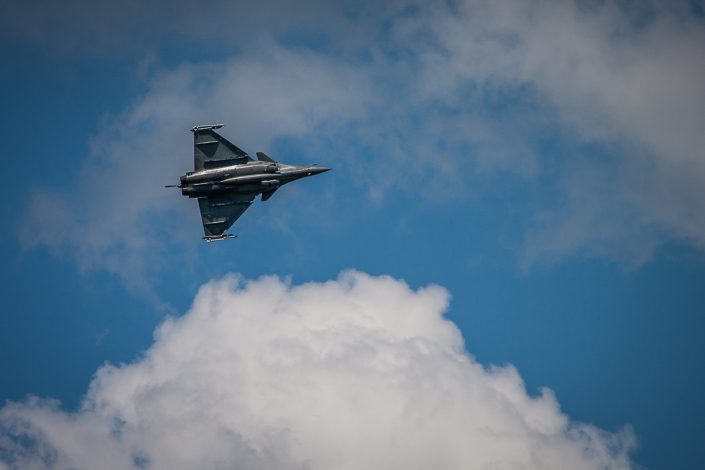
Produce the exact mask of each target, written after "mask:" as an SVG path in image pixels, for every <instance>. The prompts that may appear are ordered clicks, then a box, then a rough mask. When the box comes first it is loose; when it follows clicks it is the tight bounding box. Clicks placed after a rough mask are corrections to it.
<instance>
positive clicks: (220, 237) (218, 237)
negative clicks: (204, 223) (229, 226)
mask: <svg viewBox="0 0 705 470" xmlns="http://www.w3.org/2000/svg"><path fill="white" fill-rule="evenodd" d="M228 238H237V235H233V234H232V233H224V234H222V235H206V236H205V237H203V239H204V240H205V241H207V242H208V243H210V242H219V241H221V240H227V239H228Z"/></svg>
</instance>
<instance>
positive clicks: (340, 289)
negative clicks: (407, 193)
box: [0, 271, 634, 469]
mask: <svg viewBox="0 0 705 470" xmlns="http://www.w3.org/2000/svg"><path fill="white" fill-rule="evenodd" d="M448 300H449V295H448V292H447V291H446V290H445V289H443V288H441V287H438V286H433V285H432V286H428V287H425V288H421V289H418V290H412V289H410V288H409V286H408V285H406V284H405V283H404V282H402V281H398V280H395V279H393V278H390V277H385V276H382V277H372V276H369V275H366V274H363V273H360V272H355V271H348V272H344V273H342V274H341V275H340V276H339V277H338V279H336V280H332V281H328V282H324V283H308V284H302V285H297V286H292V285H291V284H289V283H288V282H286V281H283V280H281V279H279V278H276V277H263V278H261V279H259V280H256V281H246V280H243V279H241V278H239V277H237V276H231V277H227V278H225V279H223V280H220V281H214V282H210V283H208V284H206V285H205V286H203V287H202V288H201V290H200V292H199V294H198V295H197V297H196V299H195V301H194V303H193V306H192V308H191V309H190V311H189V312H188V313H186V314H185V315H184V316H182V317H180V318H172V319H169V320H167V321H166V322H165V323H163V324H162V325H161V326H160V327H159V328H158V329H157V331H156V333H155V342H154V344H153V345H152V346H151V347H150V348H149V349H148V350H147V351H146V353H145V354H144V356H143V357H141V358H139V359H137V360H136V361H135V362H133V363H130V364H124V365H118V366H114V365H106V366H104V367H102V368H100V369H99V370H98V371H97V373H96V374H95V377H94V379H93V381H92V383H91V385H90V389H89V391H88V393H87V395H86V397H85V399H84V401H83V404H82V406H81V407H80V409H79V410H78V411H76V412H65V411H62V410H61V408H60V406H59V404H58V403H56V402H52V401H50V400H43V399H38V398H30V399H28V400H26V401H25V402H22V403H9V404H7V405H6V406H5V407H4V408H2V409H1V410H0V430H1V433H0V436H1V437H0V465H2V464H4V465H5V466H7V467H9V468H22V469H30V468H32V469H45V468H54V469H65V468H104V469H133V468H150V469H170V468H213V469H214V468H242V469H249V468H253V469H254V468H269V469H277V468H301V469H331V468H336V469H360V468H365V469H389V468H408V469H428V468H444V469H474V468H478V469H480V468H507V469H509V468H542V469H566V468H570V469H606V468H610V469H619V468H629V467H630V465H631V464H630V460H629V452H630V451H631V450H633V446H634V438H633V435H632V434H631V432H630V431H629V430H628V429H625V430H623V431H621V432H618V433H608V432H605V431H603V430H600V429H598V428H596V427H594V426H592V425H588V424H582V423H576V422H573V421H571V420H570V419H569V418H568V417H567V416H566V415H565V414H563V413H562V412H561V410H560V408H559V405H558V402H557V401H556V398H555V396H554V394H553V393H552V392H551V391H550V390H548V389H542V390H541V391H540V393H539V394H538V395H537V396H531V395H530V394H528V393H527V391H526V390H525V388H524V385H523V382H522V380H521V378H520V376H519V374H518V373H517V371H516V370H515V369H514V368H513V367H512V366H504V367H491V368H485V367H483V366H482V365H480V364H478V363H477V362H476V361H475V360H474V359H473V358H472V357H471V356H469V355H468V354H467V353H466V352H465V349H464V344H463V339H462V337H461V334H460V332H459V330H458V329H457V327H456V326H455V325H454V324H453V323H451V322H450V321H448V320H447V319H445V318H444V317H443V313H444V311H445V310H446V308H447V306H448Z"/></svg>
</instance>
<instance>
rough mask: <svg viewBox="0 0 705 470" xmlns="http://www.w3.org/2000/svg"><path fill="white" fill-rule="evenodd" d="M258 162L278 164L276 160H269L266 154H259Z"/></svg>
mask: <svg viewBox="0 0 705 470" xmlns="http://www.w3.org/2000/svg"><path fill="white" fill-rule="evenodd" d="M257 160H259V161H261V162H270V163H276V162H275V161H274V160H272V159H271V158H269V156H268V155H267V154H266V153H264V152H257Z"/></svg>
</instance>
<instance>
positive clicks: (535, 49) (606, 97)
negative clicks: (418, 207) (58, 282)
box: [23, 0, 705, 279]
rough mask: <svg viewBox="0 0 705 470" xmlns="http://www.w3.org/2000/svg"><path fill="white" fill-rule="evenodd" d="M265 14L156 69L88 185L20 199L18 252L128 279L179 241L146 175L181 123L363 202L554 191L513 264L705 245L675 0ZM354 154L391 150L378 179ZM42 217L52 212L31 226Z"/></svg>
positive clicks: (177, 143) (697, 113) (695, 30)
mask: <svg viewBox="0 0 705 470" xmlns="http://www.w3.org/2000/svg"><path fill="white" fill-rule="evenodd" d="M224 11H225V13H224V15H223V17H227V11H229V10H227V9H226V10H224ZM266 11H269V12H270V13H271V14H272V15H274V16H275V17H276V18H277V21H275V22H273V23H272V26H271V28H269V29H267V31H268V33H262V32H261V30H262V29H266V28H264V26H265V24H264V21H265V17H266V15H262V14H261V12H260V13H258V14H255V13H253V12H252V11H250V10H247V12H249V13H247V14H248V15H250V14H252V15H254V16H252V18H257V19H258V20H257V21H255V20H253V23H252V28H253V29H255V30H258V31H259V32H258V36H257V37H258V41H259V42H255V43H253V42H249V41H248V40H246V39H243V40H242V41H244V42H242V44H247V45H248V47H247V48H245V50H244V51H240V52H238V53H236V54H234V55H231V56H230V57H229V58H227V59H224V60H222V61H219V62H206V61H196V62H189V63H184V64H182V65H181V66H177V67H175V68H169V69H166V70H162V71H161V72H159V73H156V74H154V75H153V77H152V78H151V80H150V84H151V86H150V88H149V90H148V91H147V92H146V93H145V94H144V95H142V96H140V97H138V98H136V99H135V101H134V102H133V103H132V104H131V105H130V106H127V107H126V108H125V110H124V112H123V113H122V114H120V115H119V116H117V117H116V118H115V119H114V120H112V121H111V122H110V123H109V124H108V125H107V126H106V129H105V131H104V132H103V133H101V134H100V135H99V136H97V137H96V139H95V151H94V153H93V155H91V156H90V158H89V159H87V163H86V165H85V168H84V170H83V173H82V174H81V182H79V183H78V184H77V185H76V186H75V187H73V188H72V189H71V190H70V191H66V190H63V189H57V190H49V189H42V190H40V191H37V192H36V193H35V194H33V195H32V197H31V198H30V201H31V203H30V204H31V205H30V208H29V216H28V218H27V219H26V220H25V221H24V223H23V225H24V226H27V227H40V228H39V229H38V232H34V231H33V232H32V233H31V234H30V233H27V234H25V236H24V237H23V238H24V239H25V240H27V242H26V243H27V244H28V245H49V246H53V247H55V248H56V249H57V250H59V251H60V252H63V253H68V254H69V256H72V257H74V258H75V259H76V260H77V261H79V263H80V264H81V265H82V266H84V267H88V268H100V269H108V270H110V271H112V272H115V273H117V274H118V275H120V276H122V277H123V278H125V279H139V273H140V272H141V271H144V269H145V264H146V262H145V260H148V259H149V258H150V256H149V253H150V252H152V251H153V250H155V249H156V250H157V251H158V250H159V247H158V246H157V245H158V243H157V241H156V240H158V239H159V238H160V236H161V234H162V233H165V232H166V231H168V232H169V233H171V234H175V235H173V238H176V239H177V240H178V239H179V238H180V237H181V238H182V239H186V237H187V235H186V234H185V233H184V231H185V230H187V229H186V228H184V227H183V226H182V225H177V224H175V223H174V222H173V220H178V219H170V218H169V217H168V215H169V214H173V213H174V212H178V211H179V210H181V209H180V207H182V206H179V205H177V203H176V202H175V201H176V199H178V198H173V197H171V196H173V194H168V193H166V192H164V191H162V190H161V188H160V185H159V184H158V183H157V182H159V183H161V182H163V181H165V180H168V181H172V180H175V178H176V177H177V176H178V175H179V174H180V173H181V172H182V171H183V169H184V168H187V167H188V166H189V165H190V162H189V161H188V158H187V155H188V152H185V151H184V149H185V148H188V147H189V142H188V137H189V136H188V134H187V133H186V132H185V131H184V129H187V128H188V127H190V126H191V125H192V124H194V123H196V122H200V121H213V120H220V121H223V122H226V123H227V124H228V126H229V127H228V129H229V133H230V132H232V134H230V135H232V137H233V138H234V140H237V142H238V143H240V144H242V145H243V146H244V147H246V148H255V147H256V148H262V147H264V146H266V145H268V144H270V143H271V142H274V141H276V139H278V138H281V137H290V138H296V139H300V140H301V141H303V142H305V143H306V145H307V146H308V148H309V149H310V154H311V155H312V156H313V158H316V159H317V160H320V158H318V157H319V156H325V157H326V158H327V160H326V162H327V163H330V164H332V165H335V166H336V168H337V169H338V171H342V172H346V173H348V174H349V175H352V176H353V180H354V181H356V184H357V185H358V187H359V188H360V189H361V190H362V191H363V192H364V194H365V195H366V200H367V201H370V202H375V203H380V202H381V201H383V200H384V198H385V195H386V194H387V193H388V192H389V191H390V190H392V189H394V190H402V191H403V190H405V189H404V188H413V189H411V190H413V191H417V190H418V189H423V190H424V191H423V192H424V193H425V194H432V195H435V194H444V195H448V194H451V195H459V196H460V197H462V195H463V194H464V189H463V188H464V187H465V186H467V185H468V184H467V182H468V180H482V179H483V178H485V177H486V176H487V175H496V174H497V173H498V172H500V173H506V172H509V173H512V174H515V175H519V177H521V178H524V179H525V180H527V181H535V184H537V185H538V184H541V182H543V181H545V180H546V179H550V180H551V182H552V187H554V188H557V189H556V190H555V192H554V193H553V194H551V199H552V200H554V201H556V202H555V203H553V204H548V205H545V206H541V207H536V208H535V212H534V213H533V215H531V217H533V220H534V222H533V223H531V224H530V225H529V227H528V228H527V231H526V237H525V247H524V255H523V262H524V265H525V266H530V265H531V264H532V263H535V262H536V261H540V260H545V259H555V258H560V257H563V256H566V255H571V254H575V253H588V254H592V255H594V254H598V255H605V256H617V257H619V258H622V259H624V260H625V261H626V262H627V263H630V264H634V265H638V264H639V263H641V262H643V261H644V260H648V259H649V257H650V256H651V254H652V252H653V250H654V249H655V247H657V246H658V245H659V244H660V243H662V242H663V241H664V240H670V239H674V238H675V239H678V240H682V241H685V242H686V243H692V244H693V245H695V246H697V247H702V246H703V245H704V244H705V215H703V214H705V211H703V210H701V209H702V203H701V201H703V200H705V198H704V196H705V193H704V192H705V189H703V188H705V184H704V183H705V163H704V162H705V159H703V150H702V149H703V148H705V141H704V139H705V128H704V127H703V126H705V124H704V123H705V101H704V100H705V90H703V87H704V86H705V85H703V84H705V56H703V54H702V53H701V51H702V44H703V43H705V25H704V24H703V20H702V18H701V17H698V16H696V15H694V14H691V13H690V11H689V10H688V8H687V5H686V3H683V4H680V3H673V2H668V3H660V2H653V3H642V4H639V5H638V6H637V5H635V4H631V3H628V4H625V3H623V2H611V1H608V2H600V3H599V4H590V5H588V4H585V3H581V2H575V3H573V2H555V1H548V0H547V1H541V2H533V3H532V4H530V5H529V4H526V5H520V4H515V3H505V2H486V1H479V0H478V1H474V0H468V1H465V2H454V3H452V4H451V5H440V4H438V3H437V2H420V3H414V4H412V3H408V2H397V3H394V4H389V5H388V6H387V7H385V8H384V9H376V8H373V7H371V6H365V5H362V6H359V7H357V8H352V9H347V10H346V9H345V8H342V7H339V8H335V9H334V11H331V10H330V8H329V7H327V8H324V9H322V10H320V11H319V13H318V14H319V15H322V16H323V17H322V18H318V19H319V20H320V21H317V22H303V23H302V24H301V25H300V26H299V27H298V29H297V28H295V27H294V26H293V23H295V21H296V19H295V18H290V19H289V20H290V21H289V20H287V12H288V10H287V9H282V8H280V9H278V8H273V9H271V10H266ZM134 14H135V15H138V13H134ZM326 15H327V16H326ZM247 17H248V18H249V17H250V16H247ZM326 17H327V18H329V19H330V21H328V22H327V21H325V18H326ZM260 20H261V21H263V23H259V22H258V21H260ZM218 21H220V19H219V20H218ZM331 25H333V26H331ZM317 31H318V32H319V33H320V36H316V35H315V33H316V32H317ZM297 33H299V35H298V36H297ZM184 34H186V33H184ZM186 36H187V37H190V38H192V39H193V40H195V41H198V40H202V39H198V37H197V36H189V35H188V34H186ZM312 37H313V38H314V39H311V38H312ZM297 38H298V40H297ZM304 39H308V41H306V40H304ZM229 41H230V42H228V45H229V46H232V45H233V44H234V45H237V44H240V43H239V42H238V41H240V39H239V38H238V37H233V38H229ZM224 49H226V50H227V49H228V47H225V48H224ZM546 140H551V141H554V142H558V143H559V145H557V148H559V149H560V151H565V155H564V156H563V157H562V158H557V157H556V155H546V154H545V151H544V147H543V146H542V144H543V143H545V142H546ZM596 148H597V149H599V152H600V155H599V156H592V155H590V152H591V151H592V150H594V149H596ZM179 155H181V156H183V157H179ZM361 156H384V158H377V159H376V160H375V161H376V164H377V165H379V168H378V169H379V171H376V172H374V174H372V175H370V174H369V173H367V172H364V171H362V166H361V165H359V164H358V163H356V162H359V161H361V160H362V161H364V160H365V159H364V158H361ZM586 156H587V157H586ZM432 162H433V164H431V163H432ZM386 170H393V171H386ZM429 170H430V174H429ZM582 175H588V176H589V177H585V178H583V177H582ZM100 182H106V183H108V182H109V184H108V185H107V190H106V191H95V186H96V185H97V184H99V183H100ZM126 187H129V188H131V191H130V192H129V193H128V194H125V191H124V188H126ZM47 211H50V212H54V213H62V214H64V216H62V217H61V218H56V221H55V222H56V223H54V224H50V225H47V224H40V223H38V222H39V221H41V220H46V218H47V217H51V214H47ZM155 221H159V222H160V223H159V224H156V223H155ZM76 232H80V234H81V237H77V233H76ZM189 233H190V232H189ZM78 240H80V241H78ZM634 247H637V248H636V249H634ZM147 264H148V263H147ZM135 273H138V274H137V275H136V274H135Z"/></svg>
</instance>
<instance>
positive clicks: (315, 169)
mask: <svg viewBox="0 0 705 470" xmlns="http://www.w3.org/2000/svg"><path fill="white" fill-rule="evenodd" d="M308 171H309V174H311V175H318V174H320V173H325V172H326V171H330V168H326V167H324V166H312V167H310V168H309V169H308Z"/></svg>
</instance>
